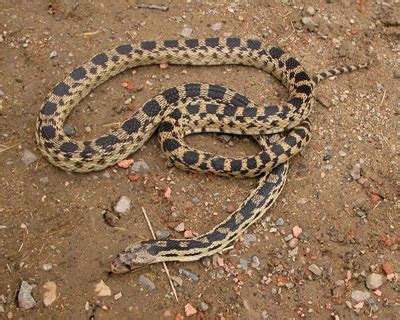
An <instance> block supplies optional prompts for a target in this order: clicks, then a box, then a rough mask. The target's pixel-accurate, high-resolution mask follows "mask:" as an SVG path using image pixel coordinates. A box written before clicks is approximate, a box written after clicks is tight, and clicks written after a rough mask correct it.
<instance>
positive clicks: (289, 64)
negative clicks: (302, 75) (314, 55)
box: [286, 58, 300, 70]
mask: <svg viewBox="0 0 400 320" xmlns="http://www.w3.org/2000/svg"><path fill="white" fill-rule="evenodd" d="M299 65H300V63H299V62H298V61H297V60H296V59H295V58H289V59H287V60H286V68H287V69H288V70H292V69H294V68H296V67H297V66H299Z"/></svg>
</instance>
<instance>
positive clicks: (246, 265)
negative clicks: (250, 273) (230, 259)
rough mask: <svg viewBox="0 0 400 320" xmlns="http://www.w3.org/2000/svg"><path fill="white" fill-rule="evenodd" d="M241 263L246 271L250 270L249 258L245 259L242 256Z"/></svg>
mask: <svg viewBox="0 0 400 320" xmlns="http://www.w3.org/2000/svg"><path fill="white" fill-rule="evenodd" d="M239 264H240V268H241V269H242V270H244V271H247V270H248V268H249V267H248V263H247V260H246V259H244V258H240V259H239Z"/></svg>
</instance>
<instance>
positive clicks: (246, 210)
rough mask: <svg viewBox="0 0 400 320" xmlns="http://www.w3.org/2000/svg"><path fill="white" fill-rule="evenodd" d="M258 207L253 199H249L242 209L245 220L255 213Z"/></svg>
mask: <svg viewBox="0 0 400 320" xmlns="http://www.w3.org/2000/svg"><path fill="white" fill-rule="evenodd" d="M255 208H256V204H255V203H254V202H252V201H248V202H247V203H246V204H245V205H244V206H243V207H242V209H240V213H241V214H242V215H243V217H244V218H245V220H247V219H248V218H249V217H251V216H252V215H253V211H254V209H255Z"/></svg>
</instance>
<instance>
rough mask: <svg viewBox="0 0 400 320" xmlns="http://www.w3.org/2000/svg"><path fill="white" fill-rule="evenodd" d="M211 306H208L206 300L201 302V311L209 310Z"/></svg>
mask: <svg viewBox="0 0 400 320" xmlns="http://www.w3.org/2000/svg"><path fill="white" fill-rule="evenodd" d="M209 308H210V307H209V306H208V304H207V303H205V302H204V301H202V302H200V310H201V311H207V310H208V309H209Z"/></svg>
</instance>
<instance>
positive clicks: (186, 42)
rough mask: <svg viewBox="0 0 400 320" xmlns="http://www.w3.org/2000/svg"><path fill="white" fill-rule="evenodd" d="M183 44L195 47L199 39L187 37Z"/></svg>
mask: <svg viewBox="0 0 400 320" xmlns="http://www.w3.org/2000/svg"><path fill="white" fill-rule="evenodd" d="M185 44H186V46H187V47H189V48H195V47H198V46H199V40H197V39H188V40H185Z"/></svg>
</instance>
